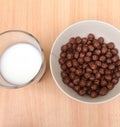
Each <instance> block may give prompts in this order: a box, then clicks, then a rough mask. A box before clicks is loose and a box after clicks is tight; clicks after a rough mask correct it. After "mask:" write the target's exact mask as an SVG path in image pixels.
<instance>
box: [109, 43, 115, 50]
mask: <svg viewBox="0 0 120 127" xmlns="http://www.w3.org/2000/svg"><path fill="white" fill-rule="evenodd" d="M107 47H108V48H109V49H113V48H114V47H115V45H114V43H113V42H109V43H108V44H107Z"/></svg>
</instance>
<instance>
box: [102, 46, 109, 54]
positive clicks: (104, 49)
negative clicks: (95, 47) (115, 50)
mask: <svg viewBox="0 0 120 127" xmlns="http://www.w3.org/2000/svg"><path fill="white" fill-rule="evenodd" d="M107 50H108V49H107V46H103V47H102V49H101V53H102V54H105V53H106V52H107Z"/></svg>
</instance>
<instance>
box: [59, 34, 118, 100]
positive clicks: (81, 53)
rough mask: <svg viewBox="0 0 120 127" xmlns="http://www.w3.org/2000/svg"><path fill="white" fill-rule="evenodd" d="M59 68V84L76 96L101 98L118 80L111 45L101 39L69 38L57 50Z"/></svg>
mask: <svg viewBox="0 0 120 127" xmlns="http://www.w3.org/2000/svg"><path fill="white" fill-rule="evenodd" d="M58 62H59V64H60V67H61V78H62V80H63V83H64V84H65V85H67V86H68V87H70V88H71V89H73V90H74V91H75V92H77V93H78V94H79V95H80V96H84V95H87V96H90V97H91V98H95V97H98V96H105V95H106V94H107V93H108V92H109V91H110V90H112V89H113V88H114V87H115V86H116V85H117V83H118V81H119V78H120V58H119V55H118V49H117V48H116V46H115V44H114V42H109V43H105V42H104V38H103V37H99V38H96V37H95V35H94V34H92V33H89V34H88V36H87V37H80V36H77V37H71V38H70V39H69V42H68V43H66V44H65V45H63V46H62V47H61V52H60V58H59V61H58Z"/></svg>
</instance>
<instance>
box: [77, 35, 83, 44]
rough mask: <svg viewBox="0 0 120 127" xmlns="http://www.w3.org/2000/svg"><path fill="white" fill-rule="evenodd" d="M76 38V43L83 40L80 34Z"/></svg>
mask: <svg viewBox="0 0 120 127" xmlns="http://www.w3.org/2000/svg"><path fill="white" fill-rule="evenodd" d="M75 40H76V43H78V44H79V43H81V42H82V39H81V37H79V36H78V37H76V38H75Z"/></svg>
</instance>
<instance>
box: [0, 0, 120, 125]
mask: <svg viewBox="0 0 120 127" xmlns="http://www.w3.org/2000/svg"><path fill="white" fill-rule="evenodd" d="M86 19H98V20H102V21H105V22H108V23H110V24H112V25H114V26H116V27H117V28H118V29H120V0H0V32H3V31H6V30H9V29H20V30H25V31H28V32H30V33H32V34H33V35H34V36H35V37H37V39H38V40H39V42H40V44H41V45H42V47H43V49H44V52H45V55H46V60H47V69H46V74H45V75H44V77H43V78H42V80H41V81H40V82H39V83H38V84H34V85H31V86H26V87H24V88H20V89H6V88H2V87H1V88H0V127H119V126H120V97H117V98H116V99H115V100H113V101H111V102H108V103H105V104H100V105H88V104H82V103H78V102H76V101H74V100H72V99H70V98H68V97H67V96H66V95H64V94H63V93H62V92H61V91H60V90H59V89H58V88H57V86H56V84H55V82H54V81H53V78H52V76H51V73H50V67H49V56H50V50H51V47H52V44H53V42H54V40H55V39H56V37H57V36H58V35H59V34H60V33H61V32H62V31H63V30H64V29H65V28H66V27H68V26H69V25H71V24H73V23H75V22H77V21H81V20H86Z"/></svg>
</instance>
